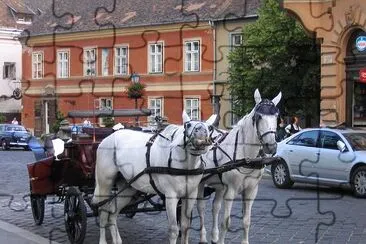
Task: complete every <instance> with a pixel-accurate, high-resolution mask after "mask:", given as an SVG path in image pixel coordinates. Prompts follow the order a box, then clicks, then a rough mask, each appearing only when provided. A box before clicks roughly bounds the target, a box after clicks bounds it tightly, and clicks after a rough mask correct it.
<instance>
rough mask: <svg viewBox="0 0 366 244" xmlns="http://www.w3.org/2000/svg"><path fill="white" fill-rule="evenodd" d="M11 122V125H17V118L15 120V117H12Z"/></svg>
mask: <svg viewBox="0 0 366 244" xmlns="http://www.w3.org/2000/svg"><path fill="white" fill-rule="evenodd" d="M11 123H12V124H13V125H18V124H19V122H18V120H17V118H16V117H14V119H13V121H11Z"/></svg>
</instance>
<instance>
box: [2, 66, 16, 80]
mask: <svg viewBox="0 0 366 244" xmlns="http://www.w3.org/2000/svg"><path fill="white" fill-rule="evenodd" d="M7 67H13V69H12V70H11V72H5V71H6V70H7ZM16 68H17V67H16V62H4V65H3V79H4V80H16V77H17V69H16ZM8 71H9V70H8ZM6 73H8V75H7V76H6V75H5V74H6ZM10 73H11V75H9V74H10Z"/></svg>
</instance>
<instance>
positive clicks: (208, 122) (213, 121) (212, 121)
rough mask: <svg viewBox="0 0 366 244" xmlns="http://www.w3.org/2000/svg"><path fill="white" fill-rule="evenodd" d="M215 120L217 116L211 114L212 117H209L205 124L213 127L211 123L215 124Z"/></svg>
mask: <svg viewBox="0 0 366 244" xmlns="http://www.w3.org/2000/svg"><path fill="white" fill-rule="evenodd" d="M216 118H217V114H213V115H211V117H210V118H208V120H206V123H207V124H209V125H213V123H215V121H216Z"/></svg>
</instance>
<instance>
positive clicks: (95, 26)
mask: <svg viewBox="0 0 366 244" xmlns="http://www.w3.org/2000/svg"><path fill="white" fill-rule="evenodd" d="M259 3H260V0H185V1H182V0H149V1H146V0H124V1H117V0H78V1H74V0H58V1H55V2H54V8H53V9H52V8H51V9H49V10H48V11H46V13H45V14H44V15H43V16H41V18H39V19H38V20H37V21H35V22H34V23H33V25H32V26H30V27H29V28H28V31H29V33H30V35H31V36H35V35H45V34H52V33H54V32H56V33H70V32H83V31H91V30H100V29H112V28H114V27H115V28H123V27H135V26H151V25H162V24H172V23H188V22H198V21H208V20H223V19H238V18H245V17H248V16H253V15H255V14H256V13H257V9H258V7H259ZM182 4H183V5H182Z"/></svg>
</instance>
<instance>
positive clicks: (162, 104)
mask: <svg viewBox="0 0 366 244" xmlns="http://www.w3.org/2000/svg"><path fill="white" fill-rule="evenodd" d="M147 99H148V104H147V106H148V109H150V100H153V99H160V100H161V108H160V111H161V116H162V117H163V116H164V97H162V96H149V97H148V98H147ZM149 118H153V116H152V115H151V116H149ZM151 122H155V121H150V123H151Z"/></svg>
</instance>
